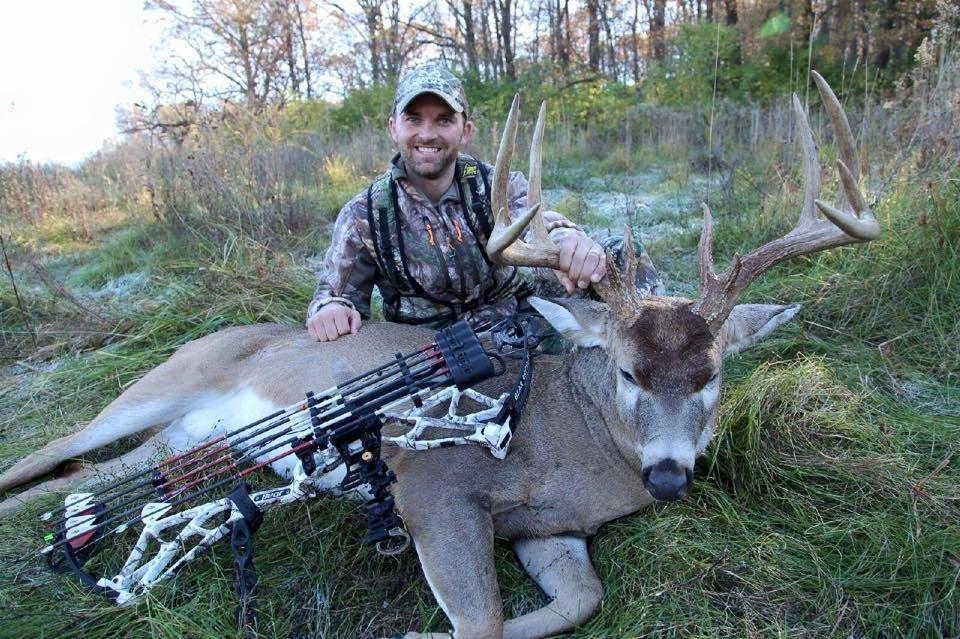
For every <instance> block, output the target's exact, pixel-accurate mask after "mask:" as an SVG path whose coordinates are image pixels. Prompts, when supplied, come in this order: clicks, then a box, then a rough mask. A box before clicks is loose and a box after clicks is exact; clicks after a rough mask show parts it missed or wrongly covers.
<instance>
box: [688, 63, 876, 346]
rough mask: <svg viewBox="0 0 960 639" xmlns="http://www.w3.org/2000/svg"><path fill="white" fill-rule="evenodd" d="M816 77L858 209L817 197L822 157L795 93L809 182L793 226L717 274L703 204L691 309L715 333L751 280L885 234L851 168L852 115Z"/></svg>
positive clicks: (844, 179) (839, 165)
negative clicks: (787, 262)
mask: <svg viewBox="0 0 960 639" xmlns="http://www.w3.org/2000/svg"><path fill="white" fill-rule="evenodd" d="M813 79H814V82H816V84H817V88H818V89H819V90H820V95H821V97H822V98H823V102H824V108H825V109H826V110H827V113H828V115H829V117H830V120H831V123H832V124H833V126H834V129H835V132H836V137H837V146H838V147H839V153H840V155H841V159H840V160H838V161H837V169H838V171H839V173H840V180H841V182H842V184H843V190H844V193H845V194H846V200H847V201H848V202H849V203H850V205H851V207H852V208H853V212H848V211H843V210H841V209H839V208H834V207H833V206H830V205H829V204H826V203H825V202H823V201H821V200H819V199H818V197H819V195H820V165H819V162H818V161H817V150H816V146H815V144H814V143H813V134H812V132H811V131H810V124H809V123H808V121H807V117H806V112H805V111H804V109H803V107H802V106H801V104H800V100H799V98H797V96H796V95H794V97H793V103H794V109H795V111H796V114H797V128H798V131H799V134H800V145H801V149H802V154H803V164H804V176H805V184H804V198H803V205H802V207H801V210H800V216H799V219H798V220H797V224H796V226H795V227H794V228H793V230H792V231H790V232H789V233H787V234H786V235H785V236H783V237H781V238H778V239H776V240H772V241H770V242H767V243H766V244H764V245H763V246H761V247H759V248H757V249H755V250H753V251H751V252H750V253H748V254H747V255H745V256H743V257H742V258H741V257H740V256H739V255H738V256H734V260H733V262H732V263H731V264H730V266H728V267H727V268H726V269H725V270H724V271H723V273H721V274H720V275H719V276H717V275H715V274H714V272H713V258H712V255H711V248H710V245H711V239H712V226H713V225H712V222H713V220H712V217H711V215H710V211H709V209H708V208H707V207H706V206H704V224H703V233H702V234H701V236H700V246H699V262H700V295H699V296H698V298H697V300H696V301H695V302H694V303H693V306H692V307H691V310H693V312H695V313H697V314H698V315H700V316H701V317H703V318H704V319H705V320H707V323H708V324H709V325H710V329H711V330H712V331H713V332H714V333H716V332H717V331H719V329H720V326H721V325H722V324H723V321H724V320H725V319H726V318H727V316H728V315H729V314H730V311H731V310H733V307H734V305H735V304H736V302H737V300H738V299H739V298H740V296H741V295H742V294H743V292H744V291H745V290H746V289H747V287H748V286H749V285H750V283H751V282H752V281H753V280H754V279H755V278H756V277H757V276H758V275H760V274H761V273H763V272H764V271H765V270H767V269H768V268H770V267H771V266H773V265H775V264H778V263H780V262H782V261H784V260H788V259H790V258H792V257H797V256H799V255H807V254H810V253H816V252H817V251H822V250H825V249H828V248H833V247H837V246H843V245H845V244H852V243H854V242H867V241H870V240H872V239H874V238H876V237H877V236H878V235H879V234H880V227H879V225H878V224H877V220H876V218H875V217H874V216H873V212H872V211H870V208H869V207H868V206H867V204H866V202H865V200H864V198H863V195H862V194H861V193H860V189H859V185H858V179H857V177H856V176H855V174H854V173H853V172H852V171H851V169H850V168H849V164H848V162H853V163H854V167H858V166H859V164H857V155H856V146H855V145H854V142H853V134H852V133H851V132H850V124H849V122H848V121H847V116H846V114H845V113H844V112H843V109H842V108H841V106H840V102H839V101H838V100H837V98H836V96H835V95H834V93H833V91H832V90H831V89H830V87H829V85H827V83H826V81H825V80H824V79H823V78H822V77H821V76H820V75H819V74H817V73H816V72H813ZM854 170H856V169H854ZM814 206H816V207H817V208H819V209H820V210H821V211H822V212H823V214H824V215H825V216H826V217H827V218H828V219H827V220H822V219H818V218H817V215H816V211H815V209H814Z"/></svg>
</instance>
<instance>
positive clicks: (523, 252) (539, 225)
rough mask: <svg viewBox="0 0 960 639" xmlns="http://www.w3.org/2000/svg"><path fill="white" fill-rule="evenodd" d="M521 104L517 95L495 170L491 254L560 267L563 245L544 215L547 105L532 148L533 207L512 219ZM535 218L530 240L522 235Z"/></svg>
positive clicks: (518, 263)
mask: <svg viewBox="0 0 960 639" xmlns="http://www.w3.org/2000/svg"><path fill="white" fill-rule="evenodd" d="M519 104H520V96H519V95H516V96H514V98H513V104H512V105H511V107H510V114H509V115H508V116H507V122H506V124H505V125H504V127H503V137H502V138H501V139H500V149H499V151H497V165H496V167H495V168H494V171H493V186H492V191H493V192H492V193H491V197H490V199H491V207H492V209H493V215H494V222H495V224H494V228H493V230H492V231H491V233H490V238H489V239H488V240H487V255H488V256H489V257H490V259H491V260H494V261H499V262H503V263H504V264H513V265H515V266H545V267H549V268H557V267H558V266H559V264H560V248H559V247H557V245H556V244H554V243H553V241H552V240H551V239H550V236H549V235H548V233H547V229H546V227H545V226H544V223H543V218H542V217H541V216H540V206H541V203H540V164H541V157H542V146H543V128H544V121H545V116H546V108H545V105H543V106H541V107H540V117H539V118H538V119H537V125H536V127H535V128H534V135H533V142H532V144H531V148H530V174H531V187H530V188H529V190H528V193H527V203H528V205H529V207H530V208H529V209H528V210H527V211H526V212H525V213H523V215H521V216H520V217H519V218H518V219H517V220H514V221H512V222H511V220H510V210H509V196H508V194H507V187H508V182H509V177H510V160H511V159H512V158H513V149H514V146H515V145H516V140H517V121H518V119H519V111H520V106H519ZM531 221H532V222H533V224H534V227H533V230H532V232H531V235H532V240H533V241H532V242H530V243H527V242H524V241H523V240H521V239H519V238H520V236H521V235H522V234H523V231H524V229H525V228H526V227H527V225H528V224H530V223H531Z"/></svg>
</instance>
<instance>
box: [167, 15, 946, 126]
mask: <svg viewBox="0 0 960 639" xmlns="http://www.w3.org/2000/svg"><path fill="white" fill-rule="evenodd" d="M939 5H940V13H941V14H943V13H944V12H948V11H950V10H951V5H950V3H949V2H947V0H939ZM148 6H149V7H152V8H153V9H154V11H155V12H156V14H157V15H158V16H159V17H161V18H162V19H163V21H164V22H165V23H166V24H167V26H168V34H167V36H168V39H169V44H170V45H171V46H170V48H169V50H170V51H172V52H175V53H174V54H173V55H170V56H169V57H168V58H167V60H166V61H165V63H164V64H163V65H162V66H161V67H160V68H158V69H157V70H156V73H155V74H154V75H153V81H154V86H155V89H156V91H157V94H158V97H159V98H162V99H163V101H164V102H178V101H181V102H182V101H187V100H191V101H193V102H196V103H202V102H204V101H209V100H210V99H211V98H218V99H226V100H230V101H232V102H240V103H243V104H244V105H245V106H246V107H247V108H262V107H263V106H265V105H267V104H286V103H289V102H291V101H304V100H308V101H309V100H313V99H317V98H323V97H330V96H331V95H335V96H337V97H341V98H342V97H345V96H347V95H348V94H350V93H351V92H354V91H359V90H370V89H371V88H374V87H378V86H389V85H392V84H393V83H395V82H396V80H397V78H398V77H399V76H400V74H401V73H402V72H403V70H404V69H406V68H407V67H408V66H410V64H411V63H413V62H414V61H416V60H418V59H422V58H423V57H440V58H444V59H446V60H447V61H448V62H449V64H450V65H451V66H453V67H455V68H457V69H458V70H460V71H461V72H462V73H463V74H464V75H465V76H467V77H469V78H470V79H471V80H472V81H473V82H474V83H478V84H479V83H483V84H490V83H494V84H499V83H504V82H506V83H521V84H529V83H534V84H539V83H548V84H550V85H552V86H553V87H555V88H564V87H569V86H574V85H577V84H581V83H601V84H603V83H605V82H612V83H619V84H622V85H624V86H627V87H630V88H631V89H632V91H633V94H634V97H636V96H637V95H638V94H639V96H640V97H641V99H646V100H655V101H667V102H671V101H672V102H676V101H680V100H689V99H698V100H703V99H705V97H706V96H705V95H704V91H703V89H704V88H707V89H709V91H706V93H707V95H711V96H712V93H713V84H714V83H713V80H714V76H716V78H717V83H716V90H717V93H718V95H719V96H720V97H734V98H753V99H758V98H766V97H769V96H771V95H774V94H777V93H781V92H783V90H784V89H786V88H792V87H794V86H797V85H798V84H802V83H803V79H804V77H805V74H806V70H807V68H808V67H809V65H810V64H811V63H813V64H814V65H815V66H816V67H817V68H818V69H819V70H820V71H821V72H822V73H824V75H826V76H827V77H828V79H829V80H831V81H832V82H833V83H834V84H835V85H836V86H841V85H843V86H848V85H849V84H850V83H851V82H853V83H859V84H860V86H862V85H863V83H878V84H880V85H882V86H889V85H891V84H892V83H893V82H894V81H895V80H896V79H897V78H898V77H900V75H901V74H902V73H903V72H904V71H905V70H906V69H908V68H909V67H910V66H912V64H913V62H914V57H915V53H916V51H917V48H918V47H919V46H920V44H921V42H922V41H923V39H924V38H925V37H927V36H929V35H930V32H931V29H932V27H933V21H934V17H935V16H936V15H937V12H938V2H937V0H908V1H896V0H883V1H881V2H873V1H867V0H779V1H777V2H748V1H744V0H740V1H738V0H675V1H668V0H583V1H575V0H574V1H571V0H444V1H442V2H436V1H432V0H431V1H426V0H416V1H405V2H401V1H400V0H386V1H382V0H354V1H353V2H350V3H347V2H336V1H322V0H271V1H269V2H263V1H261V0H231V1H230V2H222V1H221V0H193V1H192V3H190V4H189V5H183V4H182V3H177V4H174V3H171V2H167V0H151V1H150V2H149V3H148ZM954 13H955V10H954ZM687 85H692V86H687Z"/></svg>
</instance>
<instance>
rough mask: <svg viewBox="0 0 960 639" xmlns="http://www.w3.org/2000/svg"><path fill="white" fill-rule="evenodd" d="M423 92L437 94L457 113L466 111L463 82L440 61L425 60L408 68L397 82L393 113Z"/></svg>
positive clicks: (398, 111) (399, 110)
mask: <svg viewBox="0 0 960 639" xmlns="http://www.w3.org/2000/svg"><path fill="white" fill-rule="evenodd" d="M424 93H432V94H434V95H436V96H439V97H440V98H442V99H443V101H444V102H446V103H447V104H448V105H449V106H450V108H451V109H453V110H454V111H456V112H458V113H461V112H462V113H466V112H467V97H466V95H465V94H464V92H463V84H462V83H461V82H460V80H459V79H458V78H457V77H456V76H455V75H453V74H452V73H450V70H449V69H447V67H446V66H444V65H443V63H441V62H427V63H425V64H421V65H419V66H416V67H414V68H413V69H410V71H408V72H407V73H406V74H404V76H403V77H402V78H401V79H400V83H399V84H397V92H396V94H395V95H394V99H393V113H394V114H397V113H401V112H402V111H403V110H404V109H406V108H407V105H408V104H410V103H411V102H413V100H414V98H416V97H417V96H419V95H422V94H424Z"/></svg>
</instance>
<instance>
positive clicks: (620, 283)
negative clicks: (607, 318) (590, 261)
mask: <svg viewBox="0 0 960 639" xmlns="http://www.w3.org/2000/svg"><path fill="white" fill-rule="evenodd" d="M606 260H607V274H606V275H605V276H604V278H603V279H602V280H600V281H599V282H596V283H594V284H591V285H590V286H591V287H592V288H593V290H594V291H595V292H596V294H597V295H599V296H600V299H602V300H603V301H604V302H606V303H607V306H608V307H609V308H610V310H611V311H612V312H613V314H614V315H615V316H616V317H618V318H620V319H622V320H624V321H631V320H633V319H635V318H636V317H637V314H638V313H639V312H640V301H641V298H640V294H639V293H637V257H636V255H635V254H634V252H633V234H632V233H631V232H630V227H629V226H628V225H626V224H625V225H624V226H623V263H624V270H623V272H621V271H620V269H619V268H617V263H616V261H614V259H613V255H612V254H611V253H610V251H606Z"/></svg>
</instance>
